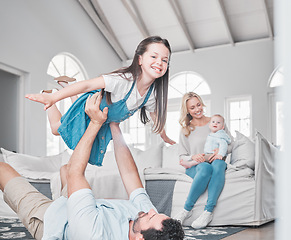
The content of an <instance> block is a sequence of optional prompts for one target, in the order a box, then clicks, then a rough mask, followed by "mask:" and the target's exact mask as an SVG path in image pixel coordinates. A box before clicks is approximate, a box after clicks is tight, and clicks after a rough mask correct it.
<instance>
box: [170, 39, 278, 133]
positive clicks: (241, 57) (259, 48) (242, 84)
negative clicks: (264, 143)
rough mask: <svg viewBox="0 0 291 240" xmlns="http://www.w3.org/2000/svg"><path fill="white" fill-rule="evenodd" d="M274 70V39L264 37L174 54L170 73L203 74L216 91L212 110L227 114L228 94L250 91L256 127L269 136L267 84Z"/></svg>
mask: <svg viewBox="0 0 291 240" xmlns="http://www.w3.org/2000/svg"><path fill="white" fill-rule="evenodd" d="M273 69H274V42H273V40H261V41H253V42H246V43H242V44H237V45H235V46H221V47H215V48H209V49H204V50H197V51H196V52H194V53H184V54H176V55H175V54H173V56H172V59H171V68H170V74H171V75H174V74H176V73H178V72H181V71H194V72H197V73H199V74H200V75H202V76H203V77H204V79H205V80H206V81H207V82H208V84H209V86H210V89H211V91H212V95H211V111H212V113H221V114H224V100H225V98H226V97H232V96H236V95H238V96H239V95H248V94H250V95H251V96H252V102H253V111H252V114H253V130H255V129H257V130H259V131H260V132H261V133H262V134H263V135H264V136H266V137H268V138H269V137H270V136H269V134H270V133H269V130H268V119H267V117H268V102H267V92H268V87H267V86H268V85H267V84H268V79H269V76H270V75H271V73H272V71H273Z"/></svg>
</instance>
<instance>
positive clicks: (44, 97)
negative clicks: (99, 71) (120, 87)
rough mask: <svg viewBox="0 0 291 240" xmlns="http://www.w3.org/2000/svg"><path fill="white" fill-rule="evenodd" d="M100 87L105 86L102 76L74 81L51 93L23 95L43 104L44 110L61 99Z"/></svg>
mask: <svg viewBox="0 0 291 240" xmlns="http://www.w3.org/2000/svg"><path fill="white" fill-rule="evenodd" d="M101 88H105V82H104V78H103V77H102V76H100V77H97V78H92V79H89V80H84V81H80V82H77V83H74V84H72V85H69V86H68V87H65V88H62V89H61V90H60V91H57V92H55V93H52V94H41V93H39V94H27V95H25V97H26V98H28V99H30V100H32V101H35V102H39V103H42V104H44V105H45V106H44V110H47V109H48V108H49V107H50V106H52V105H53V104H55V103H56V102H58V101H60V100H62V99H65V98H67V97H72V96H75V95H77V94H80V93H85V92H90V91H93V90H97V89H101Z"/></svg>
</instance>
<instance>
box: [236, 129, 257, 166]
mask: <svg viewBox="0 0 291 240" xmlns="http://www.w3.org/2000/svg"><path fill="white" fill-rule="evenodd" d="M235 132H236V139H235V141H234V144H233V148H232V153H231V159H230V164H232V165H234V166H236V167H249V168H251V169H253V170H254V169H255V143H254V142H253V141H251V140H250V139H249V138H248V137H246V136H245V135H243V134H242V133H240V132H238V131H235Z"/></svg>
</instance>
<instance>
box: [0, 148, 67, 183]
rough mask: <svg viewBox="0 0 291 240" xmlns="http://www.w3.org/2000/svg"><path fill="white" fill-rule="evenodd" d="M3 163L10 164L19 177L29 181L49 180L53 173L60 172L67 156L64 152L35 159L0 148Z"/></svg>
mask: <svg viewBox="0 0 291 240" xmlns="http://www.w3.org/2000/svg"><path fill="white" fill-rule="evenodd" d="M1 151H2V153H3V157H4V161H5V162H6V163H8V164H10V165H11V166H12V167H13V168H14V169H15V170H16V171H17V172H19V174H20V175H22V176H23V177H26V178H30V179H49V176H50V175H51V174H52V173H53V172H57V171H59V170H60V167H61V165H62V163H63V162H65V160H64V159H69V157H70V156H69V154H68V152H67V151H64V152H62V153H60V154H57V155H53V156H45V157H36V156H31V155H27V154H20V153H14V152H11V151H8V150H5V149H4V148H1Z"/></svg>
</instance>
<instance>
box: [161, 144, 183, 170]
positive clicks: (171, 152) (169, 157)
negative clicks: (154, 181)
mask: <svg viewBox="0 0 291 240" xmlns="http://www.w3.org/2000/svg"><path fill="white" fill-rule="evenodd" d="M178 150H179V145H178V144H174V145H171V146H169V147H167V146H166V145H165V146H164V147H163V165H162V167H163V168H170V169H175V170H177V171H178V172H182V173H185V168H184V167H183V166H181V165H180V164H179V151H178Z"/></svg>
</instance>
